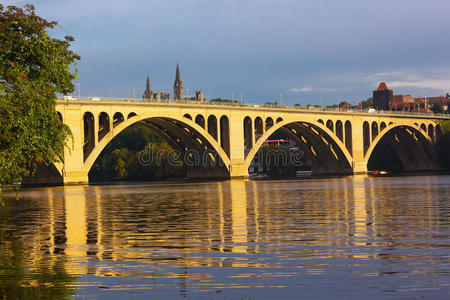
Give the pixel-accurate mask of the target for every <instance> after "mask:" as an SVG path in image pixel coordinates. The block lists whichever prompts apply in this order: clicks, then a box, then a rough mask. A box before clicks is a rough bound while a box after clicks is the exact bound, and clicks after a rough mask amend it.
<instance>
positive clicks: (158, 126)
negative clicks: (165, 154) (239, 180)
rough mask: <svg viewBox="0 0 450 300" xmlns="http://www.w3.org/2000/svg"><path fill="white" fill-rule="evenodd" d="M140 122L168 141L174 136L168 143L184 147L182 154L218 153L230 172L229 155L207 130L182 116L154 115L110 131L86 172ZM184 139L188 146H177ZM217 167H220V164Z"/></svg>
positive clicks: (97, 149)
mask: <svg viewBox="0 0 450 300" xmlns="http://www.w3.org/2000/svg"><path fill="white" fill-rule="evenodd" d="M138 122H140V123H143V124H145V125H148V126H150V127H151V128H152V129H154V130H155V131H156V132H157V133H158V134H161V136H162V138H164V139H166V141H167V138H168V137H169V135H168V134H170V133H171V134H173V135H174V136H171V137H172V140H169V141H167V142H168V143H169V144H170V145H171V146H172V147H174V148H175V149H176V148H178V149H181V148H180V146H184V149H182V150H183V151H181V152H187V151H188V150H192V148H193V147H194V148H195V149H194V150H197V151H201V152H202V154H204V153H206V154H209V153H211V154H212V153H217V155H218V158H219V159H221V160H222V163H223V167H224V168H225V169H226V171H227V172H228V171H229V168H230V159H229V158H228V155H227V154H226V153H225V152H224V150H223V149H222V147H220V146H219V145H218V143H217V141H216V140H214V138H213V137H212V136H211V135H210V134H209V133H208V132H206V130H205V129H203V128H202V127H200V125H198V124H196V123H195V122H193V121H192V120H189V119H187V118H183V116H180V118H179V119H177V118H173V117H172V116H164V115H152V114H142V115H141V114H140V115H137V116H134V117H133V118H130V119H127V120H126V121H124V122H122V123H120V124H119V125H117V127H115V128H113V129H112V130H110V132H108V133H107V134H106V135H105V136H104V137H103V139H102V140H101V141H99V143H98V144H97V145H96V146H95V148H94V149H93V150H92V151H91V153H90V154H89V156H88V157H87V159H86V161H85V163H84V170H85V171H86V172H89V171H90V169H91V168H92V166H93V164H94V162H95V161H96V159H97V158H98V156H99V155H100V154H101V152H102V151H103V149H104V148H105V147H106V146H107V145H108V144H109V143H110V142H111V141H112V140H113V139H114V138H115V137H116V136H117V135H119V134H120V133H121V132H122V131H123V130H125V129H126V128H128V127H129V126H131V125H133V124H135V123H138ZM166 127H167V128H166ZM175 129H176V130H178V133H176V132H174V131H176V130H175ZM181 137H182V138H181ZM182 139H183V140H185V141H187V140H189V141H188V142H187V144H188V145H182V144H177V143H178V142H181V140H182ZM186 148H187V149H186ZM217 165H220V163H219V164H217Z"/></svg>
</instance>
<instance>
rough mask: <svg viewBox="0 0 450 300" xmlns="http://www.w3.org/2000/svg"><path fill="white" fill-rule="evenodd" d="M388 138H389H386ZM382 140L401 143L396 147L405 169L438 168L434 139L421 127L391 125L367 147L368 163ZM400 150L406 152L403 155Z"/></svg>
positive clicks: (365, 158) (366, 157) (366, 156)
mask: <svg viewBox="0 0 450 300" xmlns="http://www.w3.org/2000/svg"><path fill="white" fill-rule="evenodd" d="M387 138H388V139H389V140H386V139H387ZM382 140H386V141H389V142H390V143H398V144H399V145H398V146H397V148H396V147H394V148H395V151H396V152H397V155H398V156H399V158H400V160H401V163H402V165H403V167H404V168H405V169H407V170H411V171H417V170H435V169H438V166H437V164H436V157H435V156H434V152H433V150H432V139H431V138H430V136H428V135H427V134H426V133H425V132H424V131H423V130H422V128H421V127H419V126H415V125H401V124H391V125H389V126H388V127H386V128H385V130H383V131H381V132H380V133H379V135H378V136H377V137H376V138H375V139H374V140H373V142H372V143H371V145H370V147H369V148H368V149H367V152H366V153H365V156H364V160H365V161H366V163H369V160H370V159H371V157H372V154H373V152H374V150H375V148H376V147H377V145H378V144H379V143H380V142H381V141H382ZM400 147H403V148H400ZM400 151H403V152H404V153H403V155H400V154H399V153H398V152H400ZM407 160H409V162H408V161H407ZM411 162H413V163H414V164H415V165H413V164H412V163H411Z"/></svg>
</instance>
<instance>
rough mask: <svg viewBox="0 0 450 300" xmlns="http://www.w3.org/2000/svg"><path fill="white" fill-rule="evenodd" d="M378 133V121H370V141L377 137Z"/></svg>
mask: <svg viewBox="0 0 450 300" xmlns="http://www.w3.org/2000/svg"><path fill="white" fill-rule="evenodd" d="M377 135H378V123H377V122H375V121H374V122H372V141H373V140H374V139H375V138H376V137H377Z"/></svg>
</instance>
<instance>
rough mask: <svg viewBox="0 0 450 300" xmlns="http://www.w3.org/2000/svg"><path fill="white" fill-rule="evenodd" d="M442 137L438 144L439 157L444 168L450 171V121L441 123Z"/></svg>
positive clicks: (439, 138)
mask: <svg viewBox="0 0 450 300" xmlns="http://www.w3.org/2000/svg"><path fill="white" fill-rule="evenodd" d="M440 126H441V130H442V135H441V136H439V137H438V139H437V142H436V150H437V155H438V157H439V160H440V163H441V165H442V167H443V168H444V169H445V170H447V171H450V121H449V120H446V121H441V122H440Z"/></svg>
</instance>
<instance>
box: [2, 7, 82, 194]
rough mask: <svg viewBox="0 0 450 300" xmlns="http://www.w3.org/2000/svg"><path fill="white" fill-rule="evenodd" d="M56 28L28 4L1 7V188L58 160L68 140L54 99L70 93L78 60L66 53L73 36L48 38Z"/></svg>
mask: <svg viewBox="0 0 450 300" xmlns="http://www.w3.org/2000/svg"><path fill="white" fill-rule="evenodd" d="M56 25H57V23H56V22H49V21H46V20H45V19H42V18H40V17H38V16H37V15H36V14H35V11H34V7H33V6H32V5H26V6H25V8H24V9H21V8H18V7H15V6H8V8H7V9H6V10H5V9H4V7H3V6H2V5H0V185H5V184H12V183H15V182H19V181H21V180H22V178H23V177H25V176H28V175H30V174H32V173H33V172H34V170H35V169H36V167H37V166H38V164H39V163H41V162H44V163H46V164H50V163H53V162H55V161H57V160H58V159H60V158H61V157H62V155H63V149H64V146H65V145H66V144H67V142H68V138H69V137H70V130H69V128H68V127H67V126H65V125H63V124H62V122H61V121H60V119H59V117H58V114H57V113H56V111H55V100H56V93H69V92H71V91H72V90H73V84H72V79H73V76H72V74H70V72H69V67H70V65H71V64H73V63H74V62H75V60H77V59H79V56H78V55H77V54H75V53H73V52H72V51H70V50H69V47H70V42H72V41H73V38H72V37H70V36H66V37H65V39H64V40H58V39H55V38H51V37H50V36H49V35H48V34H47V32H46V30H47V29H52V28H54V27H55V26H56Z"/></svg>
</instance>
